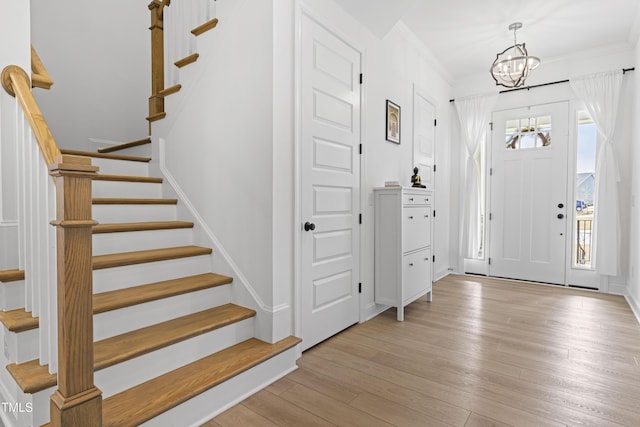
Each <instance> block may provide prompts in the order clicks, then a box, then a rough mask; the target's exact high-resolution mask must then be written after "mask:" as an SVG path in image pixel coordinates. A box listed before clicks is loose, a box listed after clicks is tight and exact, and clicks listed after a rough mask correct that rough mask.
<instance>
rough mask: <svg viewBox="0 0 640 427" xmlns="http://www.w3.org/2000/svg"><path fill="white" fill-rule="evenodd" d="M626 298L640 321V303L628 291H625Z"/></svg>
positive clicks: (639, 321)
mask: <svg viewBox="0 0 640 427" xmlns="http://www.w3.org/2000/svg"><path fill="white" fill-rule="evenodd" d="M624 299H626V300H627V303H628V304H629V307H631V311H633V314H634V315H635V316H636V320H637V321H638V323H640V303H639V302H638V301H637V300H636V299H635V298H634V297H633V296H632V295H630V294H629V293H628V292H625V294H624Z"/></svg>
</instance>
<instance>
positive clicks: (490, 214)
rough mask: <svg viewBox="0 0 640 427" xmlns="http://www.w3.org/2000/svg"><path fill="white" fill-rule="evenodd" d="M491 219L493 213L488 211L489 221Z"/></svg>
mask: <svg viewBox="0 0 640 427" xmlns="http://www.w3.org/2000/svg"><path fill="white" fill-rule="evenodd" d="M492 219H493V214H492V213H491V212H489V221H491V220H492Z"/></svg>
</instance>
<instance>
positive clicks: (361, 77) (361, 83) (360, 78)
mask: <svg viewBox="0 0 640 427" xmlns="http://www.w3.org/2000/svg"><path fill="white" fill-rule="evenodd" d="M360 84H362V73H360Z"/></svg>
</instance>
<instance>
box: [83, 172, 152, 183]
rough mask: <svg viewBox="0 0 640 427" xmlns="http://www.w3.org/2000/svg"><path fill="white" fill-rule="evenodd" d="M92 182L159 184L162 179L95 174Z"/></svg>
mask: <svg viewBox="0 0 640 427" xmlns="http://www.w3.org/2000/svg"><path fill="white" fill-rule="evenodd" d="M93 180H94V181H125V182H149V183H152V184H161V183H162V178H155V177H152V176H136V175H111V174H101V173H97V174H95V175H94V176H93Z"/></svg>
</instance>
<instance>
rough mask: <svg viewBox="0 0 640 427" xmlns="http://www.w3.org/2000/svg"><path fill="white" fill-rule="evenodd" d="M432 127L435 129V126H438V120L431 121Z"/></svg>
mask: <svg viewBox="0 0 640 427" xmlns="http://www.w3.org/2000/svg"><path fill="white" fill-rule="evenodd" d="M433 126H434V127H435V126H438V120H436V119H433Z"/></svg>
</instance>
